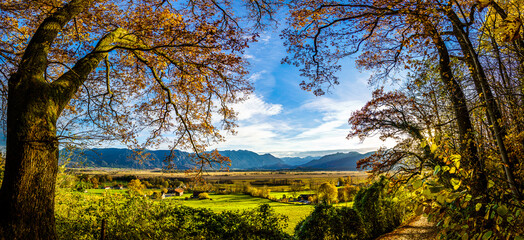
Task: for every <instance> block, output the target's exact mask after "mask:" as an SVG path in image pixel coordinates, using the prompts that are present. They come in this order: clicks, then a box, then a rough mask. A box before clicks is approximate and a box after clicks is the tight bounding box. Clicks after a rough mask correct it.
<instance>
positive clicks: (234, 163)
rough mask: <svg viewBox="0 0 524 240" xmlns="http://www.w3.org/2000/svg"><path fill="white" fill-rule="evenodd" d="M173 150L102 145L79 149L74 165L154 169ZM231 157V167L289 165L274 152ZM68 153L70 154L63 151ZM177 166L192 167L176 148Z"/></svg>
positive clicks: (238, 153)
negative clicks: (135, 149) (95, 147)
mask: <svg viewBox="0 0 524 240" xmlns="http://www.w3.org/2000/svg"><path fill="white" fill-rule="evenodd" d="M169 154H170V151H169V150H144V151H133V150H129V149H120V148H98V149H89V150H85V151H75V152H73V153H72V154H70V155H72V156H73V157H72V161H71V163H70V166H71V165H78V166H85V167H110V168H135V169H153V168H164V167H167V166H168V163H167V162H166V161H165V160H166V159H167V158H168V157H169ZM220 154H222V155H223V156H225V157H229V159H230V160H231V166H230V169H265V168H264V166H283V167H285V166H287V165H285V163H284V161H282V160H281V159H279V158H277V157H275V156H273V155H271V154H263V155H259V154H257V153H255V152H251V151H246V150H237V151H221V152H220ZM62 155H67V154H62ZM171 163H172V164H173V165H174V166H175V167H176V168H177V169H189V168H191V167H192V159H191V157H190V153H188V152H183V151H178V150H175V151H174V157H173V158H172V162H171Z"/></svg>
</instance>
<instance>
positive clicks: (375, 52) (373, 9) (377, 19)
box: [284, 0, 524, 198]
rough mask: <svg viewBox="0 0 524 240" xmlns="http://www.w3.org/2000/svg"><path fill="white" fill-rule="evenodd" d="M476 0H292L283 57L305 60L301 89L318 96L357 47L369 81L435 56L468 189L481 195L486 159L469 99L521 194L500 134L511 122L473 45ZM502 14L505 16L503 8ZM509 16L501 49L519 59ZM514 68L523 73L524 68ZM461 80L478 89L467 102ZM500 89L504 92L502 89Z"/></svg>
mask: <svg viewBox="0 0 524 240" xmlns="http://www.w3.org/2000/svg"><path fill="white" fill-rule="evenodd" d="M483 2H486V4H482V5H485V6H488V5H489V6H493V7H494V8H495V9H497V7H500V6H499V5H498V4H497V3H495V2H494V1H483ZM507 5H512V4H507ZM479 6H480V5H479V3H478V2H471V1H450V2H440V1H423V2H420V1H410V0H405V1H396V2H394V3H391V2H389V1H364V2H355V3H353V2H350V3H346V2H337V1H335V2H325V1H316V2H310V1H295V2H292V3H291V4H290V8H291V11H292V17H291V18H290V21H291V25H292V27H293V28H292V29H288V30H286V31H285V32H284V37H285V38H286V40H287V42H286V44H287V46H288V49H289V52H290V53H291V54H292V56H290V57H288V58H286V59H285V60H284V61H285V62H287V63H292V64H295V65H301V66H303V67H302V72H303V76H305V77H308V78H309V80H308V81H307V82H306V81H304V82H303V83H302V86H303V88H304V89H307V90H313V91H314V92H315V94H319V95H321V94H323V93H324V90H323V88H325V86H326V85H327V86H328V88H329V87H331V86H332V85H334V84H338V79H337V77H336V76H335V74H334V73H335V72H336V71H337V70H339V69H340V65H339V64H338V61H339V60H340V59H341V58H343V57H345V56H348V55H351V54H355V53H360V55H359V58H358V60H357V64H358V65H359V66H360V67H362V68H365V69H375V70H380V71H379V73H377V74H375V75H374V77H373V79H372V82H373V83H379V81H384V80H389V79H394V74H393V73H396V72H397V73H398V72H399V70H401V69H408V70H411V71H418V70H420V68H421V67H423V66H424V64H421V63H424V62H427V61H431V62H436V63H438V65H439V67H440V68H439V72H440V79H441V81H442V82H443V83H445V84H444V86H445V87H446V90H447V91H448V94H449V95H448V96H449V99H450V101H451V103H452V105H453V109H454V110H453V111H454V114H455V120H454V121H456V128H457V130H458V132H459V140H458V145H459V147H460V151H461V152H462V153H463V155H464V163H465V166H466V167H467V168H468V170H471V171H473V174H472V175H473V179H472V184H471V186H472V187H473V188H474V194H475V195H479V194H480V195H482V194H485V193H483V191H485V190H486V186H487V180H486V178H487V176H486V175H487V173H486V171H485V170H486V169H485V161H486V159H487V158H481V157H479V153H478V152H477V151H478V149H477V146H476V145H475V144H476V139H475V134H476V133H475V131H474V130H475V129H474V128H473V124H472V120H471V116H470V115H469V114H470V109H471V107H470V106H468V104H471V103H473V104H474V105H473V107H475V106H482V109H483V114H484V115H485V117H486V120H487V123H488V126H489V128H488V129H489V131H490V133H489V135H488V136H489V138H490V141H491V142H492V143H493V144H494V146H496V147H497V149H496V150H495V151H496V152H497V153H498V154H499V157H498V158H499V159H500V162H501V165H502V166H503V174H504V175H505V178H506V183H507V185H508V186H509V188H510V189H512V193H513V195H514V196H515V197H516V198H520V196H521V194H520V190H519V189H518V185H519V184H518V183H516V180H515V179H516V177H515V174H514V172H515V171H517V169H516V168H515V167H514V162H517V161H518V160H516V159H511V158H510V155H511V154H510V153H508V150H507V146H506V145H507V144H506V143H505V140H504V139H506V138H508V134H507V128H508V127H509V126H511V125H509V124H507V123H506V124H505V123H504V120H505V118H506V117H505V116H504V114H503V109H502V108H501V104H500V102H499V101H498V100H497V97H501V96H496V95H494V94H493V89H494V86H496V85H497V82H496V81H491V82H490V81H489V79H488V78H487V75H486V72H487V71H486V69H487V68H486V67H485V66H483V62H482V61H481V56H480V55H479V51H478V49H482V48H479V47H478V46H477V45H478V42H479V40H480V39H482V38H483V31H485V30H482V29H483V27H486V26H485V25H483V24H482V23H483V22H482V16H483V15H482V14H478V11H477V10H481V9H482V8H479ZM518 6H520V5H519V4H513V6H512V7H509V9H512V10H513V11H516V12H519V11H520V10H518V9H519V8H518ZM515 9H517V10H515ZM505 11H507V10H505ZM499 12H500V11H497V14H499ZM479 15H480V17H479ZM500 15H501V16H504V12H502V13H501V14H500ZM515 21H516V22H515ZM515 21H514V23H513V24H512V26H514V27H512V28H513V29H516V30H512V33H511V35H512V38H511V39H512V41H514V42H515V45H516V46H517V47H516V48H515V49H516V51H514V52H513V53H511V52H509V51H508V52H509V54H507V56H509V57H511V58H512V59H519V58H518V56H519V53H520V48H519V47H518V46H519V43H518V41H519V40H518V39H520V38H521V33H520V32H519V31H520V30H518V29H520V26H521V25H522V22H521V21H520V20H515ZM475 42H477V43H475ZM499 53H500V52H499ZM520 65H521V64H517V67H516V68H515V69H519V68H520V67H519V66H520ZM457 69H460V70H458V71H457ZM464 71H467V72H469V73H470V75H469V76H466V77H463V79H462V81H459V80H460V79H459V78H458V77H457V76H463V72H464ZM516 72H517V76H520V77H519V78H520V79H522V76H523V75H522V74H520V73H518V71H516ZM519 74H520V75H519ZM503 75H504V74H501V76H503ZM517 83H518V85H517V86H521V85H522V81H521V80H518V81H517ZM465 85H466V86H465ZM506 85H508V84H506ZM467 86H472V87H473V88H474V89H475V91H476V92H477V95H476V96H470V99H471V98H472V99H473V101H471V100H469V99H467V98H466V97H467V95H466V94H465V90H464V89H466V87H467ZM513 93H514V92H513ZM513 93H511V92H509V94H513ZM505 95H507V93H503V95H502V96H505ZM513 96H515V95H513ZM513 99H516V98H513ZM520 101H522V100H520ZM514 107H516V106H515V105H514ZM517 108H518V107H517ZM510 111H511V112H514V110H510ZM516 122H518V121H516ZM515 125H516V126H518V125H519V124H518V123H516V124H515ZM521 129H522V128H521ZM519 131H522V130H519ZM523 143H524V142H521V144H523ZM519 148H520V147H519Z"/></svg>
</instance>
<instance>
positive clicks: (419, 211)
mask: <svg viewBox="0 0 524 240" xmlns="http://www.w3.org/2000/svg"><path fill="white" fill-rule="evenodd" d="M423 211H424V206H418V207H417V209H415V214H416V215H420V214H422V212H423Z"/></svg>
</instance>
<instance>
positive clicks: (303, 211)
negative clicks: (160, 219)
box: [164, 194, 314, 234]
mask: <svg viewBox="0 0 524 240" xmlns="http://www.w3.org/2000/svg"><path fill="white" fill-rule="evenodd" d="M209 196H210V197H211V199H212V200H207V199H206V200H198V199H189V200H184V199H185V196H181V197H173V198H167V199H166V200H167V201H177V202H178V203H181V204H183V205H185V206H188V207H193V208H209V209H212V210H213V211H216V212H221V211H225V210H230V211H231V210H244V209H250V208H256V207H258V206H259V205H260V204H264V203H267V204H269V205H270V206H271V208H273V210H274V211H275V212H276V213H279V214H282V215H285V216H287V217H288V218H289V220H288V226H287V228H286V232H288V233H290V234H293V231H294V229H295V226H296V225H297V224H298V223H299V222H300V221H302V220H303V219H304V218H306V217H307V216H308V215H309V214H310V213H311V212H312V211H313V208H314V206H313V205H303V204H291V203H289V204H288V203H280V202H274V201H271V200H268V199H265V198H257V197H251V196H249V195H245V194H230V195H219V194H209ZM166 200H164V201H166Z"/></svg>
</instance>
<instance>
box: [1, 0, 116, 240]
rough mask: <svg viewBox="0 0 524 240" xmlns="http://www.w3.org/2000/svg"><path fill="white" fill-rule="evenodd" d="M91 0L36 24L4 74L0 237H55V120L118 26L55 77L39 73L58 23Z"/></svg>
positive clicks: (113, 38)
mask: <svg viewBox="0 0 524 240" xmlns="http://www.w3.org/2000/svg"><path fill="white" fill-rule="evenodd" d="M92 2H93V0H71V1H70V2H69V3H68V4H66V5H64V6H63V7H62V8H59V9H58V10H57V11H56V12H55V13H54V14H52V15H50V16H49V17H47V18H46V19H44V21H43V22H42V23H41V24H40V26H39V27H38V29H37V31H36V32H35V34H34V35H33V37H32V38H31V41H30V42H29V43H28V46H27V48H26V50H25V53H24V55H23V57H22V60H21V62H20V64H19V68H18V71H17V73H16V74H14V75H13V76H12V77H11V78H10V79H9V91H8V107H7V145H6V147H7V157H6V166H5V174H4V180H3V183H2V188H1V189H0V240H3V239H7V240H11V239H31V240H36V239H56V238H57V236H56V231H55V217H54V199H55V182H56V175H57V170H58V140H57V137H56V121H57V119H58V116H59V115H60V113H61V112H62V110H63V109H64V108H65V106H66V105H67V104H68V103H69V101H70V100H71V98H72V97H73V95H74V94H75V92H77V91H78V88H79V87H80V86H81V85H82V83H83V82H84V81H86V79H87V76H88V75H89V73H91V72H92V71H93V70H94V69H95V68H96V67H97V66H98V64H99V62H100V61H101V60H102V59H104V58H105V57H106V56H107V54H108V51H110V50H111V44H112V43H114V42H115V41H116V40H117V39H118V38H119V37H122V36H123V35H124V34H125V31H123V30H122V29H115V30H114V31H113V32H110V33H108V34H106V35H105V36H104V37H102V38H101V39H100V40H99V42H98V44H97V46H96V47H95V48H94V49H93V51H92V52H90V53H88V54H87V55H86V56H84V57H83V58H81V59H79V60H78V61H77V63H76V64H75V66H73V68H71V69H70V70H69V71H67V72H65V73H64V74H63V75H62V76H61V77H59V78H58V79H57V80H55V81H53V82H52V83H49V82H48V81H46V79H44V74H45V71H46V68H47V55H48V51H49V48H50V46H51V44H52V43H53V41H54V39H55V38H56V36H57V35H58V33H59V32H60V31H61V30H62V28H63V26H64V25H65V24H66V23H67V22H69V21H70V20H71V19H72V18H73V17H74V16H76V15H77V14H78V13H80V12H81V11H83V10H84V9H85V8H86V7H87V6H89V5H90V4H91V3H92Z"/></svg>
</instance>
